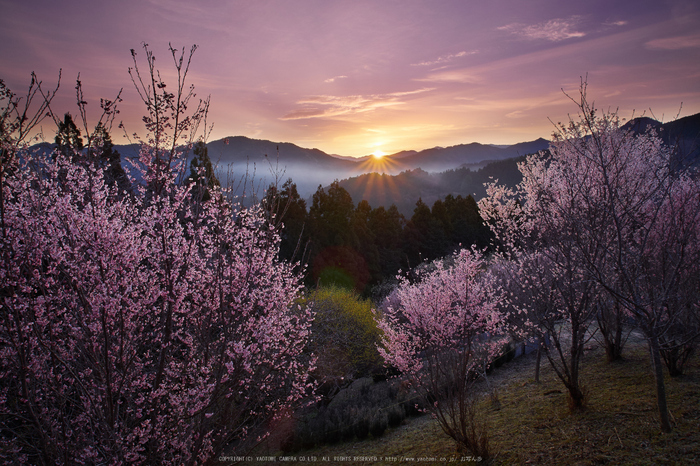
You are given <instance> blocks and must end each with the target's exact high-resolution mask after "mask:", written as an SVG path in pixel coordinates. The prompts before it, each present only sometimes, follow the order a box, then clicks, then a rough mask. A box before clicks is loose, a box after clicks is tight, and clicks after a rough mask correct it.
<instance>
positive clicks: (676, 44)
mask: <svg viewBox="0 0 700 466" xmlns="http://www.w3.org/2000/svg"><path fill="white" fill-rule="evenodd" d="M644 45H645V46H646V47H647V48H648V49H651V50H681V49H689V48H700V34H693V35H688V36H677V37H666V38H664V39H654V40H650V41H649V42H647V43H646V44H644Z"/></svg>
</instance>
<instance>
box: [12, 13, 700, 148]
mask: <svg viewBox="0 0 700 466" xmlns="http://www.w3.org/2000/svg"><path fill="white" fill-rule="evenodd" d="M0 11H2V15H0V44H2V47H0V79H3V80H4V81H5V83H6V84H7V85H8V86H9V87H10V88H11V89H12V90H13V91H15V92H16V93H17V94H21V93H22V91H24V90H25V89H26V88H27V86H28V84H29V80H30V73H31V72H32V71H34V72H36V73H37V75H38V76H39V78H40V79H41V80H42V81H43V87H45V88H48V87H51V85H55V83H56V79H57V76H58V72H59V69H60V70H61V72H62V78H61V86H60V89H59V93H58V95H57V97H56V99H55V100H54V102H53V108H54V111H55V112H56V113H58V114H63V113H65V112H67V111H70V112H71V113H73V114H74V115H75V114H76V113H77V106H76V104H75V89H74V87H75V80H76V78H77V76H78V73H80V79H81V82H82V85H83V91H84V93H85V100H86V101H87V102H88V106H87V108H88V118H94V119H96V118H98V117H99V110H100V109H99V100H100V98H106V99H113V98H114V96H115V95H116V94H117V92H118V91H119V89H123V92H122V99H123V101H122V102H121V103H120V107H119V108H120V114H119V116H118V119H119V120H121V121H123V123H124V126H125V127H126V129H127V131H128V132H129V134H131V133H133V132H139V131H141V132H142V131H143V129H142V123H141V115H143V113H144V110H145V107H144V105H143V103H142V102H141V101H140V100H139V97H138V94H137V93H136V91H135V88H134V86H133V84H132V82H131V79H130V77H129V73H128V69H129V67H133V66H134V62H133V59H132V56H131V54H130V50H131V49H135V50H136V51H137V57H136V58H137V60H138V64H139V66H141V67H142V68H144V69H145V66H146V62H145V53H144V52H143V44H144V43H145V44H148V47H149V49H151V50H152V51H153V53H154V54H155V56H156V65H157V67H158V68H159V69H160V70H161V72H162V75H163V77H164V79H165V81H166V83H167V82H172V81H169V80H168V78H171V79H172V76H173V74H172V73H173V70H174V67H173V63H172V58H171V57H170V55H169V51H168V44H169V43H171V44H172V46H173V47H175V48H177V49H182V48H183V47H184V48H185V49H186V50H189V48H190V47H191V46H192V45H193V44H196V45H197V46H198V49H197V51H196V52H195V54H194V56H193V58H192V63H191V68H190V73H189V74H188V76H187V77H188V80H189V82H190V83H192V84H194V86H195V91H196V92H197V95H198V97H206V96H207V95H209V96H211V106H210V112H209V121H210V122H213V123H214V127H213V131H212V133H211V135H210V137H209V139H210V140H215V139H219V138H223V137H225V136H236V135H242V136H247V137H251V138H257V139H268V140H272V141H276V142H292V143H295V144H297V145H299V146H302V147H307V148H319V149H321V150H323V151H325V152H327V153H330V154H338V155H346V156H363V155H368V154H372V153H394V152H398V151H400V150H411V149H413V150H421V149H427V148H431V147H435V146H443V147H446V146H451V145H456V144H462V143H471V142H480V143H483V144H514V143H517V142H523V141H531V140H534V139H537V138H539V137H544V138H549V137H551V134H552V132H553V130H554V125H553V123H556V122H560V121H566V120H567V118H568V115H569V114H575V113H576V105H575V104H574V102H572V101H571V100H570V99H569V97H567V94H568V96H571V97H573V98H574V99H575V98H576V97H577V96H578V92H579V87H580V85H581V80H582V79H585V80H586V82H587V86H588V87H587V89H588V100H589V101H593V102H594V103H595V105H596V107H598V108H600V109H602V110H611V111H615V110H616V111H618V113H619V115H620V116H621V117H623V118H626V119H629V118H632V117H634V116H641V115H646V116H651V117H655V118H656V119H658V120H661V121H670V120H672V119H674V118H676V116H678V115H679V116H680V117H683V116H688V115H692V114H695V113H698V112H700V2H697V1H696V0H669V1H664V0H653V1H648V0H632V1H628V0H619V1H611V0H605V1H600V0H587V1H585V2H582V1H562V0H529V1H521V0H450V1H448V0H425V1H417V0H371V1H363V0H354V1H349V0H274V1H268V0H249V1H237V0H234V1H223V0H197V1H193V0H190V1H181V0H175V1H167V0H124V1H120V0H115V1H102V0H60V1H59V0H43V1H39V0H0ZM42 129H43V133H44V135H45V137H46V138H47V139H50V140H52V139H53V135H54V134H55V126H54V125H53V123H51V122H50V121H47V120H45V121H44V122H43V123H42ZM122 137H123V136H121V135H119V134H117V129H116V128H114V130H113V140H114V141H115V142H116V143H124V142H125V140H123V139H122Z"/></svg>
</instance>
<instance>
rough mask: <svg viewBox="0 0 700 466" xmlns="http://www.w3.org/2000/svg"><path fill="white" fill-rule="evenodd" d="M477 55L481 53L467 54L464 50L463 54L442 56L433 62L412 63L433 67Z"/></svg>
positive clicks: (474, 51)
mask: <svg viewBox="0 0 700 466" xmlns="http://www.w3.org/2000/svg"><path fill="white" fill-rule="evenodd" d="M476 53H479V51H478V50H472V51H471V52H467V51H464V50H463V51H461V52H459V53H450V54H447V55H442V56H440V57H438V58H436V59H435V60H431V61H422V62H420V63H411V66H433V65H442V64H444V63H449V62H451V61H453V60H454V59H455V58H462V57H466V56H468V55H474V54H476Z"/></svg>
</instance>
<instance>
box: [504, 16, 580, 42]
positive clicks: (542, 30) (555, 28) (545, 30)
mask: <svg viewBox="0 0 700 466" xmlns="http://www.w3.org/2000/svg"><path fill="white" fill-rule="evenodd" d="M577 24H578V18H577V17H571V18H569V19H563V18H557V19H550V20H549V21H546V22H544V23H538V24H532V25H524V24H522V23H511V24H507V25H505V26H500V27H498V28H496V29H498V30H499V31H506V32H510V33H511V34H514V35H516V36H518V37H522V38H524V39H528V40H542V39H543V40H548V41H550V42H560V41H562V40H567V39H574V38H580V37H584V36H585V35H586V33H585V32H581V31H577V30H576V29H577V28H576V25H577Z"/></svg>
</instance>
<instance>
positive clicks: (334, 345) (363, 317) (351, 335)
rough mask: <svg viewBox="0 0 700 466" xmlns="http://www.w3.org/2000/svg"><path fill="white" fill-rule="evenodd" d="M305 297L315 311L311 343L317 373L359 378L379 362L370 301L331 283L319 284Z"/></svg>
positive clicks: (377, 331) (378, 332) (378, 334)
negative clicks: (315, 357)
mask: <svg viewBox="0 0 700 466" xmlns="http://www.w3.org/2000/svg"><path fill="white" fill-rule="evenodd" d="M308 299H309V302H310V303H311V306H312V309H313V311H314V312H315V313H316V318H315V320H314V323H313V326H312V328H311V330H312V339H313V342H312V344H311V346H312V349H313V351H314V352H315V354H316V355H317V356H318V363H317V367H318V373H319V375H320V376H322V377H346V376H351V377H361V376H363V375H366V374H368V373H369V372H370V371H371V370H372V368H373V367H378V366H380V365H381V363H382V360H381V358H380V356H379V353H378V352H377V343H378V342H379V338H380V331H379V329H378V328H377V325H376V323H375V321H374V317H373V315H372V302H371V301H370V300H366V299H361V298H360V297H359V296H358V295H357V294H356V293H355V292H353V291H350V290H348V289H345V288H339V287H334V286H331V287H320V288H318V289H317V290H316V291H314V292H313V293H312V294H311V295H310V296H309V298H308Z"/></svg>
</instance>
